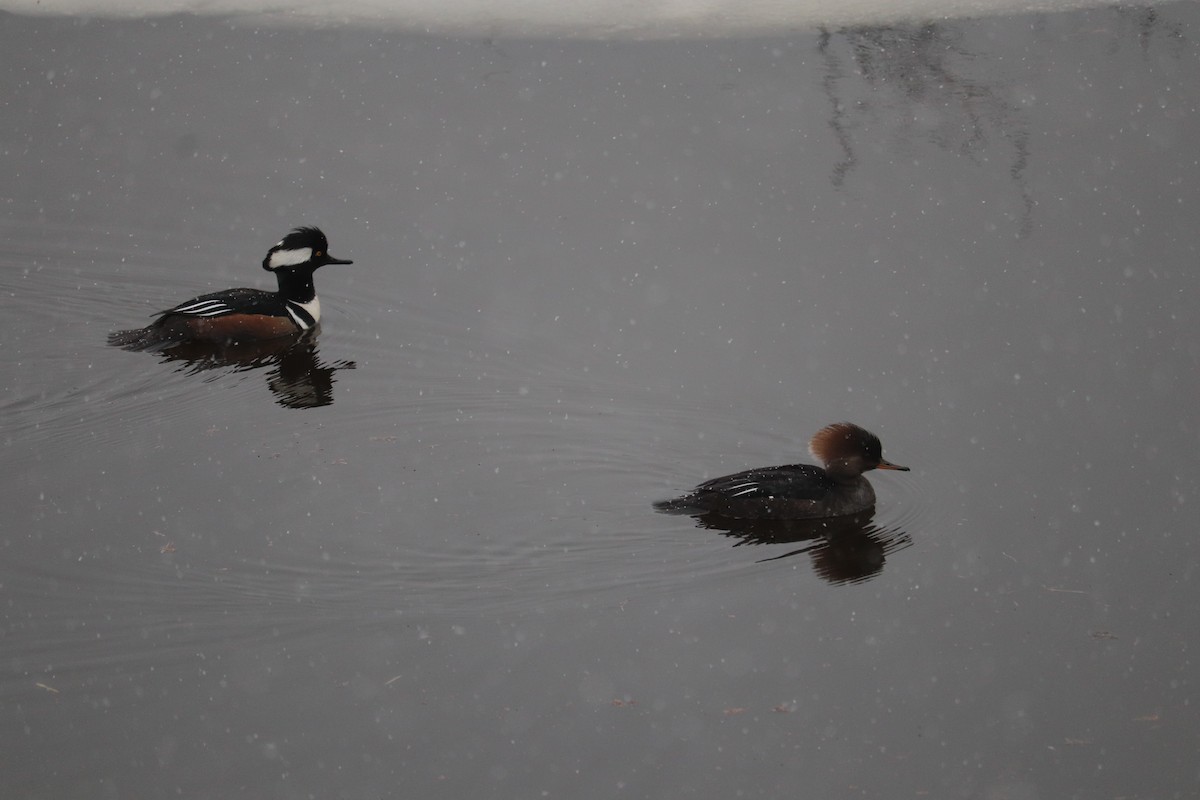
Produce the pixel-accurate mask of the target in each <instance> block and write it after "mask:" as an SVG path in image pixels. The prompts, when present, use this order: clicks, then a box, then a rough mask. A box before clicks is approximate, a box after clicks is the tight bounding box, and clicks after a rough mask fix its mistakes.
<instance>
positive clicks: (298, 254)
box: [262, 228, 354, 272]
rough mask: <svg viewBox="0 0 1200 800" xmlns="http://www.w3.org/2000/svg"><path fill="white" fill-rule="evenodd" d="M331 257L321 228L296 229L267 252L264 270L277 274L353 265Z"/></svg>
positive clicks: (351, 262) (350, 262)
mask: <svg viewBox="0 0 1200 800" xmlns="http://www.w3.org/2000/svg"><path fill="white" fill-rule="evenodd" d="M353 263H354V262H353V261H348V260H345V259H341V258H334V257H333V256H331V255H329V242H328V240H326V238H325V234H323V233H321V229H320V228H296V229H294V230H293V231H292V232H291V233H289V234H288V235H287V236H285V237H283V239H282V240H281V241H280V242H279V244H277V245H275V246H274V247H272V248H271V249H270V250H268V251H267V257H266V258H264V259H263V263H262V266H263V269H265V270H267V271H268V272H275V271H276V270H281V269H292V270H300V269H305V270H310V271H311V270H314V269H316V268H317V267H323V266H325V265H326V264H353Z"/></svg>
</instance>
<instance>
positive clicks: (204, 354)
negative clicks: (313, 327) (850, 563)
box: [158, 331, 356, 408]
mask: <svg viewBox="0 0 1200 800" xmlns="http://www.w3.org/2000/svg"><path fill="white" fill-rule="evenodd" d="M158 356H159V357H160V358H162V360H163V361H168V362H179V364H180V366H179V369H180V370H182V371H184V372H187V373H188V374H192V375H194V374H198V373H201V372H206V371H208V370H212V369H228V370H230V371H233V372H248V371H250V370H255V369H263V368H267V367H270V368H272V369H271V371H270V372H268V373H267V386H268V387H269V388H270V390H271V392H272V394H274V395H275V401H276V402H277V403H279V405H281V406H285V407H287V408H317V407H318V406H327V405H330V404H331V403H333V381H334V377H333V376H334V373H336V372H337V371H338V370H339V369H354V368H355V366H356V365H355V363H354V362H353V361H339V362H336V363H335V364H332V365H326V364H323V363H321V359H320V354H319V352H318V351H317V337H316V331H313V332H310V333H306V334H304V335H303V336H301V337H300V338H299V339H298V340H297V339H272V340H270V341H266V342H245V343H242V344H227V345H217V344H203V343H199V342H182V343H180V344H177V345H174V346H173V347H168V348H166V349H165V350H160V351H159V352H158Z"/></svg>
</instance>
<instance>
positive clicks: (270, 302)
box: [108, 228, 354, 349]
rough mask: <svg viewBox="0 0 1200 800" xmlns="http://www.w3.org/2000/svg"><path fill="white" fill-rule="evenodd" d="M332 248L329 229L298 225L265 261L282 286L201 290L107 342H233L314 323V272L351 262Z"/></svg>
mask: <svg viewBox="0 0 1200 800" xmlns="http://www.w3.org/2000/svg"><path fill="white" fill-rule="evenodd" d="M353 263H354V262H353V261H347V260H345V259H340V258H334V257H333V256H331V255H330V254H329V243H328V242H327V241H326V239H325V234H323V233H321V231H320V230H319V229H317V228H296V229H295V230H293V231H292V232H291V233H289V234H288V235H287V236H285V237H283V240H282V241H280V242H279V244H277V245H275V246H274V247H272V248H271V249H270V250H268V251H267V256H266V258H264V259H263V262H262V267H263V269H265V270H267V271H268V272H274V273H275V278H276V280H278V281H279V291H277V292H266V291H263V290H262V289H226V290H225V291H223V292H213V293H211V294H202V295H200V296H199V297H196V298H193V299H191V300H188V301H187V302H186V303H180V304H179V305H177V306H175V307H174V308H172V309H170V310H169V311H161V312H159V314H158V319H156V320H155V321H154V322H152V323H150V324H149V325H148V326H146V327H145V328H139V329H137V330H132V331H117V332H116V333H113V334H110V335H109V337H108V341H109V344H112V345H116V346H118V347H126V348H130V349H143V348H148V347H153V346H155V345H170V344H173V343H176V342H204V343H211V344H232V343H237V342H256V341H263V340H266V339H275V338H278V337H281V336H290V335H293V334H297V333H303V332H304V331H307V330H311V329H312V328H314V327H316V324H317V321H318V320H320V318H321V302H320V301H319V300H318V299H317V291H316V289H314V288H313V272H315V271H316V270H317V269H318V268H319V267H323V266H325V265H326V264H353Z"/></svg>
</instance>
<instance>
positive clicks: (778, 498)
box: [654, 422, 908, 519]
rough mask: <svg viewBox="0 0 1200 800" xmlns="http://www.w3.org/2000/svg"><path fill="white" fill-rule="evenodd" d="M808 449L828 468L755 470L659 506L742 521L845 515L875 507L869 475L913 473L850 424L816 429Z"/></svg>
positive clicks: (704, 485) (874, 439) (800, 466)
mask: <svg viewBox="0 0 1200 800" xmlns="http://www.w3.org/2000/svg"><path fill="white" fill-rule="evenodd" d="M808 449H809V452H811V453H812V455H813V457H814V458H816V459H817V460H819V461H820V462H821V463H822V464H824V465H825V467H824V468H823V469H822V468H821V467H816V466H813V465H811V464H792V465H789V466H785V467H759V468H758V469H750V470H746V471H745V472H738V473H735V474H733V475H726V476H724V477H722V478H713V479H712V480H711V481H706V482H704V483H702V484H700V485H699V486H697V487H696V488H695V490H694V491H692V493H691V494H688V495H684V496H683V497H678V498H675V499H674V500H664V501H661V502H658V503H655V504H654V507H655V508H657V509H658V510H659V511H666V512H671V513H677V514H706V513H716V514H721V515H724V516H726V517H734V518H739V519H817V518H820V517H841V516H845V515H847V514H857V513H859V512H861V511H866V510H868V509H870V508H873V507H874V505H875V490H874V489H872V488H871V484H870V482H869V481H867V479H866V478H864V477H863V473H864V472H866V471H868V470H872V469H897V470H902V471H904V472H907V471H908V467H901V466H899V465H897V464H893V463H891V462H890V461H886V460H884V458H883V446H882V445H881V444H880V443H879V438H878V437H877V436H875V435H874V434H872V433H870V432H868V431H865V430H863V429H862V428H860V427H858V426H857V425H855V424H853V423H850V422H838V423H834V424H833V425H828V426H826V427H824V428H822V429H821V430H819V431H817V433H816V435H815V436H813V437H812V440H811V441H810V442H809V444H808Z"/></svg>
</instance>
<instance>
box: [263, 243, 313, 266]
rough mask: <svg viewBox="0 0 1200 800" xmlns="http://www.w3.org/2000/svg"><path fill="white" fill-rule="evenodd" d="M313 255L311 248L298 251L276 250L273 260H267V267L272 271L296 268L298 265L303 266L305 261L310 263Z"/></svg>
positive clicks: (272, 255) (272, 256)
mask: <svg viewBox="0 0 1200 800" xmlns="http://www.w3.org/2000/svg"><path fill="white" fill-rule="evenodd" d="M281 244H282V242H281ZM312 254H313V251H312V248H311V247H301V248H299V249H298V250H276V251H275V252H274V253H271V258H270V259H268V260H267V266H268V267H269V268H270V269H279V268H280V267H294V266H296V265H297V264H303V263H304V262H305V261H308V260H309V259H310V258H312Z"/></svg>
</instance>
